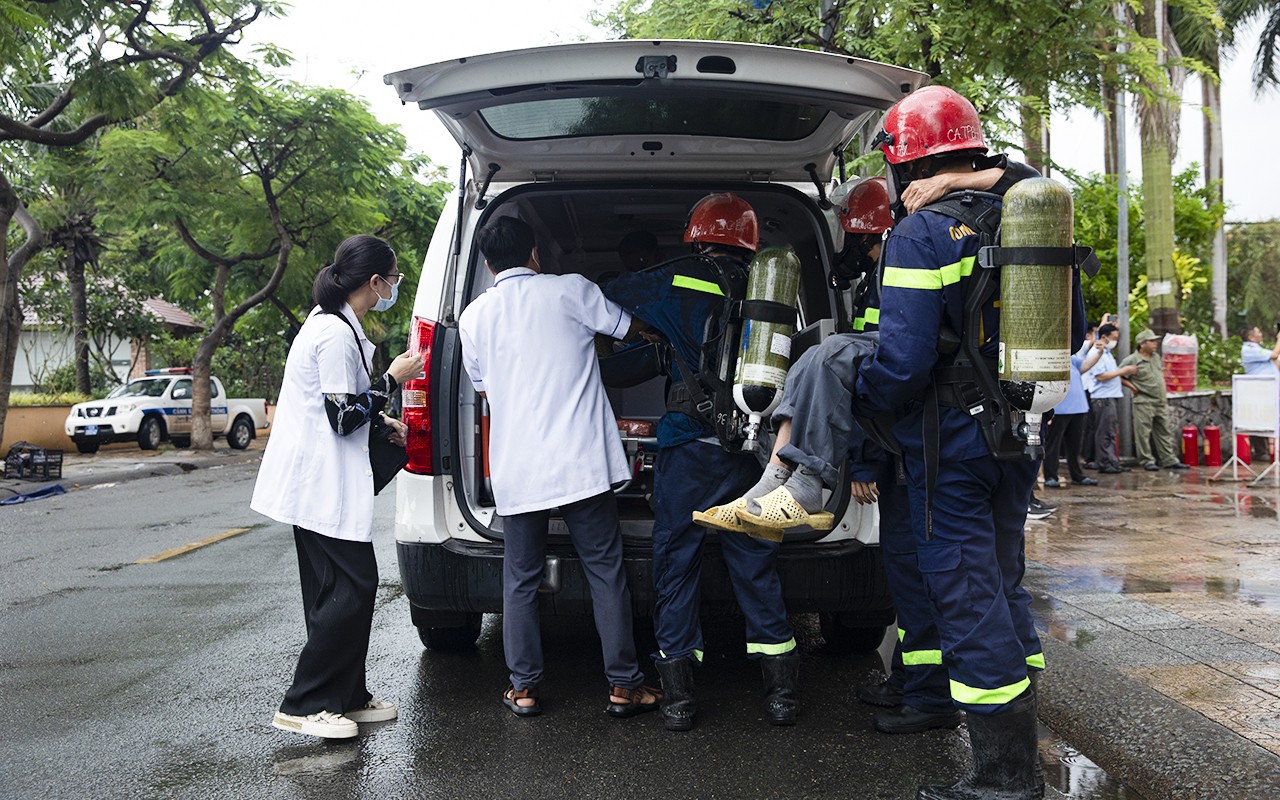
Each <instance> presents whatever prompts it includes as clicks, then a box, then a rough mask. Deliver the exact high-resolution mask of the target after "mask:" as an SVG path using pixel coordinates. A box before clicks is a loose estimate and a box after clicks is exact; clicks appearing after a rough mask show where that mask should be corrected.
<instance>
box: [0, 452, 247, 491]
mask: <svg viewBox="0 0 1280 800" xmlns="http://www.w3.org/2000/svg"><path fill="white" fill-rule="evenodd" d="M68 444H69V445H70V443H69V442H68ZM266 444H267V440H266V438H257V439H254V440H253V441H252V442H250V444H249V447H248V449H245V450H232V449H231V448H229V447H227V445H226V443H225V442H221V441H216V442H214V449H213V450H205V451H197V450H190V449H185V448H178V447H174V446H172V445H170V444H167V443H166V444H162V445H161V446H160V449H159V450H142V449H141V448H139V447H138V446H137V445H136V444H130V443H120V444H112V445H106V446H105V447H103V448H102V449H101V450H99V451H98V452H97V453H94V454H93V455H84V454H81V453H77V452H76V451H75V447H74V446H71V447H69V448H68V449H67V450H64V451H63V454H62V477H61V478H60V479H56V480H47V481H46V480H35V481H32V480H16V479H11V478H3V477H0V499H3V498H5V497H12V496H13V495H15V494H27V493H29V492H34V491H35V490H37V489H39V488H41V487H43V486H49V485H51V484H55V483H59V484H62V486H63V487H64V488H65V489H66V490H67V491H73V490H75V489H80V488H85V487H89V486H100V485H103V484H108V483H123V482H125V481H132V480H137V479H139V478H148V477H152V476H156V475H179V474H182V473H184V472H191V471H193V470H197V469H210V468H214V467H219V466H227V465H230V464H239V463H245V462H249V461H260V460H261V459H262V450H263V448H264V447H266ZM0 456H3V454H2V453H0Z"/></svg>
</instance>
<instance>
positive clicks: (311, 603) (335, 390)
mask: <svg viewBox="0 0 1280 800" xmlns="http://www.w3.org/2000/svg"><path fill="white" fill-rule="evenodd" d="M401 277H402V275H401V274H400V271H399V269H398V268H397V266H396V255H395V252H394V251H392V249H391V247H390V246H389V245H388V244H387V243H386V242H384V241H383V240H381V239H378V238H377V237H374V236H352V237H350V238H348V239H346V240H344V241H343V242H342V244H340V245H338V249H337V252H335V253H334V256H333V263H332V264H330V265H329V266H327V267H325V268H324V269H322V270H320V272H319V274H317V275H316V279H315V284H314V286H313V288H312V296H313V298H314V300H315V303H316V306H315V308H313V309H312V310H311V313H310V315H308V317H307V320H306V322H305V323H303V325H302V328H301V329H300V330H299V331H298V335H297V336H296V337H295V338H294V340H293V344H292V346H290V348H289V357H288V360H287V361H286V362H285V367H284V381H283V384H282V385H281V388H280V402H279V404H278V405H277V406H276V417H275V422H274V425H273V427H272V431H271V438H270V439H268V440H267V449H266V452H264V453H263V454H262V467H261V468H260V469H259V470H258V481H257V484H256V485H255V486H254V490H253V500H252V502H251V503H250V508H252V509H253V510H254V511H257V512H258V513H259V514H263V515H265V516H268V517H270V518H271V519H274V520H276V521H277V522H283V523H285V524H288V525H292V526H293V539H294V544H295V546H296V547H297V551H298V572H299V574H300V577H301V580H302V604H303V611H304V613H305V619H306V626H307V642H306V644H305V645H303V647H302V652H301V654H299V656H298V666H297V669H296V670H295V672H294V676H293V685H292V686H290V687H289V690H288V691H287V692H286V693H285V696H284V702H283V703H281V704H280V709H279V710H278V711H277V712H276V714H275V717H274V718H273V719H272V721H271V724H272V725H273V726H274V727H276V728H279V729H281V730H285V731H291V732H294V733H302V734H306V735H309V736H318V737H321V738H325V739H348V738H351V737H353V736H355V735H356V734H357V733H358V732H359V731H358V727H357V723H361V722H381V721H384V720H390V719H395V717H396V707H395V705H393V704H392V703H388V702H386V701H384V700H379V699H377V698H375V697H374V696H373V695H371V694H370V693H369V690H368V689H367V688H366V686H365V658H366V656H367V655H368V651H369V633H370V630H371V629H372V627H373V604H374V599H375V596H376V594H377V591H378V563H377V560H376V559H375V558H374V554H373V535H372V530H373V496H374V481H373V470H372V468H371V466H370V463H369V446H368V443H369V437H368V432H369V428H368V427H367V426H368V425H369V424H370V423H371V422H372V421H373V420H374V419H375V418H379V417H380V418H381V419H383V420H385V422H386V424H387V426H389V428H390V429H391V433H392V441H393V442H395V443H396V444H399V445H400V446H403V445H404V435H405V427H404V425H403V424H402V423H400V422H399V421H398V420H394V419H391V418H388V417H386V416H385V415H382V414H381V412H382V410H383V408H385V407H386V404H387V398H388V397H389V396H390V395H391V393H392V392H394V391H395V390H396V387H397V386H399V385H400V384H401V383H403V382H404V381H406V380H408V379H410V378H412V377H414V376H416V375H418V374H419V373H420V372H421V371H422V364H423V359H422V356H420V355H417V354H411V353H401V354H400V355H398V356H396V358H395V360H394V361H392V362H391V367H390V368H389V369H388V370H387V371H386V373H385V374H383V375H380V376H378V377H376V378H374V377H372V375H371V372H370V368H369V363H370V358H371V357H372V356H373V350H374V346H373V344H372V343H370V342H369V340H368V338H367V337H366V336H365V335H364V329H363V328H362V327H361V324H362V323H363V321H364V318H365V315H366V314H368V313H369V312H370V311H385V310H387V309H388V308H391V306H392V305H393V304H394V303H395V301H396V296H397V294H398V288H399V284H400V279H401Z"/></svg>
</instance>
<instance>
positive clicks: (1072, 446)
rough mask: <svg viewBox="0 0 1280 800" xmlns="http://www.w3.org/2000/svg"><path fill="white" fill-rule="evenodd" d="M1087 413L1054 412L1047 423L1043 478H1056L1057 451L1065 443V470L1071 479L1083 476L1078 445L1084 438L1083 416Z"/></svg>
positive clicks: (1086, 415)
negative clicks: (1047, 434) (1051, 418)
mask: <svg viewBox="0 0 1280 800" xmlns="http://www.w3.org/2000/svg"><path fill="white" fill-rule="evenodd" d="M1086 417H1088V414H1054V415H1053V420H1052V421H1051V422H1050V423H1049V437H1048V439H1047V440H1046V441H1045V443H1044V479H1045V480H1049V479H1050V478H1053V479H1055V480H1056V479H1057V477H1058V453H1059V452H1060V451H1061V450H1062V445H1063V444H1064V443H1065V444H1066V447H1067V470H1068V471H1069V472H1070V473H1071V480H1073V481H1079V480H1082V479H1083V478H1084V471H1083V470H1082V469H1080V445H1081V443H1082V441H1083V438H1084V425H1085V418H1086Z"/></svg>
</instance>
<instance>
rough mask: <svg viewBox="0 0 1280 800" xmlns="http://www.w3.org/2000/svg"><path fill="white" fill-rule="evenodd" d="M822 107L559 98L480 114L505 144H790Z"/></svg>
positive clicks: (812, 126)
mask: <svg viewBox="0 0 1280 800" xmlns="http://www.w3.org/2000/svg"><path fill="white" fill-rule="evenodd" d="M827 113H828V110H827V109H826V108H825V107H823V106H815V105H806V104H802V103H786V102H779V101H774V100H755V99H751V98H740V97H720V98H713V97H696V98H695V97H668V98H642V97H634V96H632V97H581V98H573V97H558V98H554V99H548V100H533V101H529V102H524V103H511V104H509V105H502V106H491V107H489V108H486V109H484V110H483V111H481V112H480V114H481V116H482V117H483V118H484V121H485V124H487V125H488V126H489V128H490V129H491V130H492V131H493V132H494V133H496V134H497V135H498V136H501V137H503V138H504V139H519V140H525V139H556V138H563V137H571V136H616V135H626V134H629V135H649V134H653V135H663V134H667V135H684V136H714V137H727V138H735V139H763V140H769V141H777V142H792V141H799V140H801V139H804V138H806V137H807V136H809V135H810V134H812V133H813V132H814V131H815V130H817V128H818V126H819V125H820V124H822V120H823V118H824V117H825V116H826V115H827Z"/></svg>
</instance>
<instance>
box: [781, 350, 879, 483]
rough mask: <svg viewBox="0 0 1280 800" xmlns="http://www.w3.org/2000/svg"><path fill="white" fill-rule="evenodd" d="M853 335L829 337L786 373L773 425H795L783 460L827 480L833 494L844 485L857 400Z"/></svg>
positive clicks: (792, 427) (857, 351)
mask: <svg viewBox="0 0 1280 800" xmlns="http://www.w3.org/2000/svg"><path fill="white" fill-rule="evenodd" d="M857 341H858V340H857V339H855V336H854V335H853V334H837V335H835V336H829V337H827V338H826V339H824V340H823V341H822V343H821V344H819V345H817V346H816V347H811V348H809V349H808V350H806V351H805V352H804V355H802V356H800V360H798V361H797V362H796V363H795V364H792V365H791V370H790V371H789V372H788V373H787V384H786V387H785V388H784V389H783V392H782V402H781V404H780V405H779V406H778V409H777V410H776V411H774V412H773V421H774V423H775V424H776V423H778V422H780V421H781V420H784V419H790V420H791V442H790V443H789V444H787V445H785V446H784V447H783V448H782V449H781V450H779V451H778V455H779V456H780V457H782V458H783V459H785V460H787V461H790V462H792V463H795V464H800V465H802V466H805V467H808V468H809V469H812V470H814V471H816V472H817V473H818V474H819V475H821V476H822V482H823V483H824V484H826V486H827V488H828V489H833V488H835V485H836V482H837V481H838V480H839V479H840V467H841V466H842V465H843V464H844V462H845V460H846V459H847V458H848V454H849V437H850V435H851V432H852V430H853V395H852V394H851V393H850V389H851V387H852V386H853V384H854V380H855V379H856V378H857V374H858V360H857V359H858V356H860V355H864V354H865V351H862V350H860V349H859V348H858V346H857Z"/></svg>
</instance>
